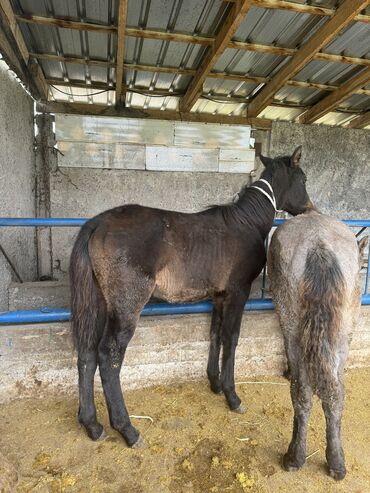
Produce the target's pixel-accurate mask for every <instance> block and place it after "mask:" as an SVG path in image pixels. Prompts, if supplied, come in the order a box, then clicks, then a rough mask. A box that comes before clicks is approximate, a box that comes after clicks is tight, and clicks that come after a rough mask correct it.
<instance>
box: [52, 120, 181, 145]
mask: <svg viewBox="0 0 370 493" xmlns="http://www.w3.org/2000/svg"><path fill="white" fill-rule="evenodd" d="M55 131H56V140H57V142H58V141H61V140H62V141H71V142H76V141H77V142H96V143H115V142H119V143H128V144H152V145H156V144H158V145H173V142H174V122H171V121H165V120H145V119H136V118H118V117H107V116H80V115H64V114H56V115H55Z"/></svg>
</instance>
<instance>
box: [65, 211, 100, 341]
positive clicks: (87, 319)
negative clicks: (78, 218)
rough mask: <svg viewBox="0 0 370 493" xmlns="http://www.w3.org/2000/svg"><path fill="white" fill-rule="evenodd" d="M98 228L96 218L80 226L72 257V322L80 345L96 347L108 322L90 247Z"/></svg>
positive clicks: (74, 337)
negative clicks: (90, 254) (91, 238)
mask: <svg viewBox="0 0 370 493" xmlns="http://www.w3.org/2000/svg"><path fill="white" fill-rule="evenodd" d="M95 228H96V224H95V223H94V222H93V221H89V222H88V223H86V224H85V225H84V226H83V227H82V228H81V230H80V232H79V234H78V236H77V239H76V242H75V244H74V247H73V250H72V254H71V260H70V271H69V272H70V285H71V312H72V318H71V323H72V333H73V340H74V344H75V347H76V348H77V349H86V350H88V349H92V348H95V347H96V346H97V344H98V341H99V340H100V338H101V335H102V332H103V329H104V325H105V318H106V303H105V300H104V298H103V295H102V293H101V291H100V288H99V286H98V283H97V280H96V278H95V275H94V272H93V268H92V264H91V259H90V256H89V249H88V245H89V240H90V237H91V235H92V234H93V232H94V231H95Z"/></svg>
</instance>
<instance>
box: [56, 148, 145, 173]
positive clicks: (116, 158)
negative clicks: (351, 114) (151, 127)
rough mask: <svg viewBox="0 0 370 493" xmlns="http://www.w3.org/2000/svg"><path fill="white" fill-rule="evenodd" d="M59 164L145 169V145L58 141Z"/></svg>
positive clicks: (83, 166)
mask: <svg viewBox="0 0 370 493" xmlns="http://www.w3.org/2000/svg"><path fill="white" fill-rule="evenodd" d="M58 149H59V150H60V151H61V152H62V153H63V154H64V155H63V156H62V155H60V154H59V157H58V164H59V166H64V167H78V168H112V169H141V170H143V169H145V146H143V145H131V144H118V143H117V144H97V143H95V142H58Z"/></svg>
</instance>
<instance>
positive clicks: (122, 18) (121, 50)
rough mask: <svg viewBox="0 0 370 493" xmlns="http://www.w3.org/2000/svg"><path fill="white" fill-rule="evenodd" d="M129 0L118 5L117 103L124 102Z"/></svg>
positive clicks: (123, 0) (121, 1) (124, 0)
mask: <svg viewBox="0 0 370 493" xmlns="http://www.w3.org/2000/svg"><path fill="white" fill-rule="evenodd" d="M127 3H128V0H120V2H119V6H118V31H117V60H116V104H120V103H124V101H125V99H126V98H125V91H124V86H123V63H124V58H125V30H126V19H127Z"/></svg>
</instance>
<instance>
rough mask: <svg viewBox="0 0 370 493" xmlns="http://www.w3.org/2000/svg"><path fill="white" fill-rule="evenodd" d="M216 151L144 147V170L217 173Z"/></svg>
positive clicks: (217, 151) (217, 153) (217, 152)
mask: <svg viewBox="0 0 370 493" xmlns="http://www.w3.org/2000/svg"><path fill="white" fill-rule="evenodd" d="M218 155H219V150H218V149H193V148H189V147H165V146H147V147H146V169H147V170H153V171H208V172H210V171H215V172H216V171H218Z"/></svg>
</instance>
